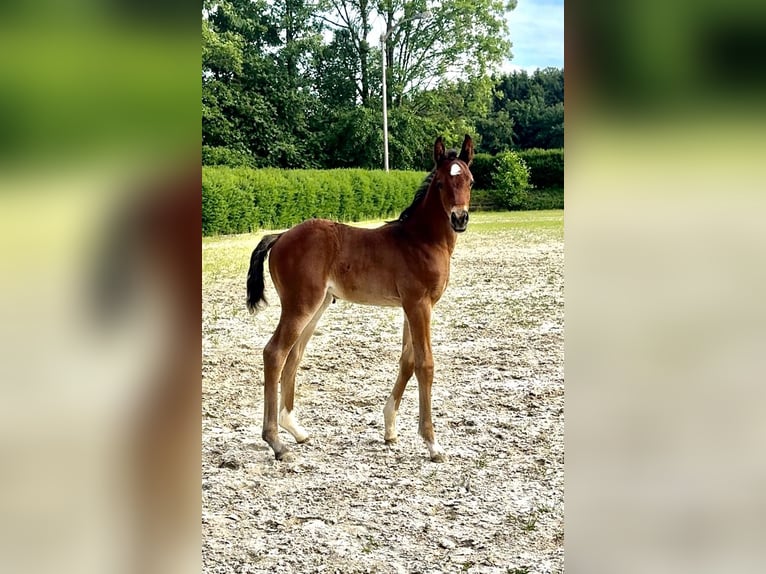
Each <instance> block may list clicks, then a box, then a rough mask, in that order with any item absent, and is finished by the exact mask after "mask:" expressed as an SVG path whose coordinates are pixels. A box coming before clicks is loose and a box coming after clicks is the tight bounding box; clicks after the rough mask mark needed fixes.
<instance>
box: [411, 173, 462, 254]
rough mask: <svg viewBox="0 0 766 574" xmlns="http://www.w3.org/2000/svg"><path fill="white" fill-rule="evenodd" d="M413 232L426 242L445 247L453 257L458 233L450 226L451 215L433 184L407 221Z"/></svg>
mask: <svg viewBox="0 0 766 574" xmlns="http://www.w3.org/2000/svg"><path fill="white" fill-rule="evenodd" d="M407 224H408V227H409V228H410V230H411V232H412V233H413V234H414V235H416V236H418V237H420V238H421V239H422V240H423V241H424V242H426V243H429V244H433V245H443V246H444V247H446V248H447V250H448V251H449V254H450V255H452V251H453V250H454V249H455V242H456V241H457V233H455V231H453V229H452V226H451V225H450V220H449V214H448V213H447V212H446V211H445V209H444V206H443V205H442V202H441V197H440V195H439V188H438V187H437V186H436V183H432V184H431V186H430V187H429V188H428V191H427V192H426V196H425V197H424V198H423V201H421V202H420V205H418V206H417V208H416V209H415V210H414V211H413V213H412V215H411V216H410V217H409V218H408V219H407Z"/></svg>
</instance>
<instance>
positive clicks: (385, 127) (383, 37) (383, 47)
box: [380, 31, 390, 173]
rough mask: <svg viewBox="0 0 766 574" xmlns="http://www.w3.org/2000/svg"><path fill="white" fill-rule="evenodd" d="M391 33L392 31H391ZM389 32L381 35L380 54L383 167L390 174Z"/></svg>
mask: <svg viewBox="0 0 766 574" xmlns="http://www.w3.org/2000/svg"><path fill="white" fill-rule="evenodd" d="M389 32H390V31H389ZM387 37H388V32H387V33H385V34H381V35H380V53H381V55H382V64H383V167H384V168H385V170H386V173H388V102H387V101H386V38H387Z"/></svg>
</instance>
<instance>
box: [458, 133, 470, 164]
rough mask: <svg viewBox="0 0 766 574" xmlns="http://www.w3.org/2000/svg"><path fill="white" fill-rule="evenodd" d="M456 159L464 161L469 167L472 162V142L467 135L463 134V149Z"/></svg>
mask: <svg viewBox="0 0 766 574" xmlns="http://www.w3.org/2000/svg"><path fill="white" fill-rule="evenodd" d="M458 159H460V160H462V161H464V162H465V163H466V165H471V162H472V161H473V140H472V139H471V136H469V135H468V134H465V139H464V140H463V147H462V148H461V150H460V155H459V156H458Z"/></svg>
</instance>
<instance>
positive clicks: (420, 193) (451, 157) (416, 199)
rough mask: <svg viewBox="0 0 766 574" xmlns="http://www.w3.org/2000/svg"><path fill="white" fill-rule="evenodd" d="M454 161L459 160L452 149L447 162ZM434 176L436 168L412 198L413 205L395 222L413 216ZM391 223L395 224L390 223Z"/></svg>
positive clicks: (448, 153)
mask: <svg viewBox="0 0 766 574" xmlns="http://www.w3.org/2000/svg"><path fill="white" fill-rule="evenodd" d="M454 159H457V151H456V150H454V149H451V150H449V151H448V152H447V160H449V161H452V160H454ZM434 175H436V168H435V167H434V168H433V169H432V170H431V171H430V173H429V174H428V175H427V176H426V178H425V179H424V180H423V183H421V184H420V187H419V188H418V190H417V191H416V192H415V197H414V198H412V203H411V204H410V205H409V207H406V208H405V209H404V211H402V212H401V213H400V214H399V218H398V219H396V220H395V221H406V220H407V218H408V217H409V216H410V215H412V212H413V211H415V208H416V207H417V206H418V205H419V204H420V202H421V201H423V198H424V197H425V196H426V193H427V192H428V188H429V187H430V186H431V180H432V179H433V178H434ZM389 223H394V222H393V221H392V222H389Z"/></svg>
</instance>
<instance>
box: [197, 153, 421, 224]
mask: <svg viewBox="0 0 766 574" xmlns="http://www.w3.org/2000/svg"><path fill="white" fill-rule="evenodd" d="M425 177H426V173H424V172H413V171H391V172H390V173H388V174H386V173H385V172H384V171H382V170H381V171H369V170H363V169H333V170H280V169H275V168H269V169H250V168H244V167H243V168H230V167H223V166H209V167H203V168H202V233H203V234H204V235H212V234H229V233H247V232H250V231H253V230H254V229H258V228H266V229H280V228H285V227H290V226H292V225H295V224H296V223H299V222H301V221H303V220H305V219H310V218H312V217H325V218H329V219H335V220H340V221H354V220H361V219H377V218H382V217H392V216H395V215H398V214H399V213H400V212H401V211H402V210H403V209H404V208H405V207H407V206H408V205H409V204H410V203H411V202H412V198H413V196H414V195H415V191H416V190H417V188H418V187H419V186H420V184H421V183H422V181H423V179H424V178H425Z"/></svg>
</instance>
